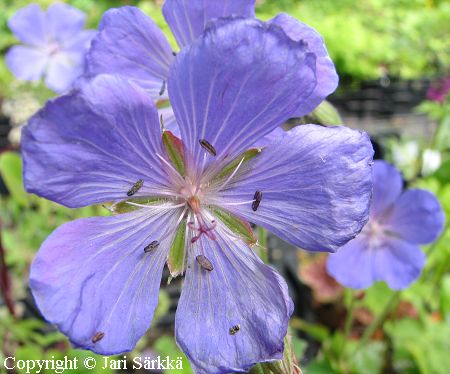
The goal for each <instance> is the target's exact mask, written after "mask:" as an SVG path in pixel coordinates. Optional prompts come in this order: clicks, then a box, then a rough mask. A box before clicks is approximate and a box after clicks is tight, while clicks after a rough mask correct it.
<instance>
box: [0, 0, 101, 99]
mask: <svg viewBox="0 0 450 374" xmlns="http://www.w3.org/2000/svg"><path fill="white" fill-rule="evenodd" d="M84 22H85V15H84V13H83V12H81V11H80V10H78V9H76V8H73V7H71V6H69V5H66V4H60V3H56V4H53V5H50V6H49V8H48V9H47V11H46V12H44V11H42V9H41V8H40V7H39V5H38V4H31V5H28V6H26V7H25V8H22V9H20V10H19V11H17V13H16V14H15V15H14V16H12V17H11V19H10V20H9V22H8V26H9V28H10V29H11V30H12V32H13V33H14V35H15V36H16V37H17V38H18V39H19V40H20V41H21V42H22V43H24V45H17V46H14V47H12V48H11V49H10V50H9V51H8V53H7V54H6V64H7V65H8V67H9V69H10V70H11V71H12V72H13V74H14V75H15V76H16V77H17V78H19V79H23V80H30V81H35V80H39V79H41V77H42V76H43V75H45V76H46V78H45V84H46V85H47V86H48V87H49V88H51V89H52V90H54V91H56V92H63V91H67V90H68V89H70V88H71V86H72V83H73V82H74V81H75V79H76V78H78V77H79V76H80V75H81V74H82V73H83V69H84V57H85V53H86V50H87V48H88V47H89V44H90V41H91V39H92V38H93V36H94V35H95V31H93V30H83V26H84Z"/></svg>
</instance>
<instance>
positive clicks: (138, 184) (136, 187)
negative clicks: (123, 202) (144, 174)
mask: <svg viewBox="0 0 450 374" xmlns="http://www.w3.org/2000/svg"><path fill="white" fill-rule="evenodd" d="M143 185H144V181H143V180H142V179H139V180H138V181H137V182H136V183H135V184H133V186H132V187H131V188H130V189H129V190H128V192H127V196H133V195H134V194H135V193H136V192H138V191H139V190H140V189H141V188H142V186H143Z"/></svg>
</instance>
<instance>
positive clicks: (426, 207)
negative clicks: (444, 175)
mask: <svg viewBox="0 0 450 374" xmlns="http://www.w3.org/2000/svg"><path fill="white" fill-rule="evenodd" d="M402 186H403V180H402V177H401V175H400V173H399V172H398V171H397V169H395V168H394V167H393V166H392V165H390V164H388V163H387V162H385V161H375V164H374V167H373V197H372V202H371V208H370V218H369V222H368V223H367V225H366V226H365V227H364V228H363V230H362V231H361V233H360V234H359V235H358V236H357V237H356V238H355V239H353V240H352V241H350V242H348V243H347V244H346V245H344V246H343V247H342V248H340V249H339V251H338V252H337V253H334V254H331V255H330V256H329V258H328V271H329V273H330V274H331V275H332V276H333V277H334V278H336V280H337V281H338V282H340V283H341V284H343V285H344V286H346V287H350V288H356V289H362V288H367V287H369V286H370V285H372V284H373V283H374V282H376V281H385V282H386V283H387V284H388V285H389V287H390V288H392V289H395V290H398V289H403V288H406V287H408V286H409V285H410V284H411V283H412V282H413V281H414V280H416V279H417V278H418V277H419V275H420V273H421V271H422V268H423V266H424V264H425V254H424V253H423V252H422V251H421V249H420V248H419V245H420V244H428V243H431V242H433V241H434V240H436V239H437V237H438V236H439V234H440V233H441V231H442V228H443V226H444V219H445V216H444V213H443V211H442V208H441V206H440V204H439V201H438V200H437V199H436V197H435V196H434V195H433V194H432V193H431V192H428V191H425V190H419V189H410V190H407V191H405V192H402Z"/></svg>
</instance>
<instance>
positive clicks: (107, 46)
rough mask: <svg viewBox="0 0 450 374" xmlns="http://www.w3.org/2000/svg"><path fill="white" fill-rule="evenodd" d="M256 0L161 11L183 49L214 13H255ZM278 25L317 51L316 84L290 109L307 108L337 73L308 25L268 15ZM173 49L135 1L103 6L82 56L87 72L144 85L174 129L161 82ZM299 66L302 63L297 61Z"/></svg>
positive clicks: (185, 1) (195, 2)
mask: <svg viewBox="0 0 450 374" xmlns="http://www.w3.org/2000/svg"><path fill="white" fill-rule="evenodd" d="M254 8H255V0H228V1H223V0H208V1H203V0H166V1H165V3H164V5H163V9H162V11H163V15H164V17H165V19H166V22H167V23H168V25H169V26H170V28H171V30H172V33H173V35H174V36H175V39H176V41H177V43H178V46H179V47H180V48H181V49H182V48H184V47H186V46H188V45H189V44H190V43H192V42H193V41H194V40H195V39H196V38H198V37H199V36H200V35H201V34H202V33H203V30H204V28H205V26H206V25H207V24H208V23H209V22H211V21H212V20H214V19H217V18H220V17H227V16H234V17H236V16H238V17H245V18H254V17H255V9H254ZM268 22H269V23H271V24H274V25H277V26H279V27H281V28H282V29H283V30H284V32H285V33H286V35H287V36H288V37H289V38H291V39H292V40H293V41H296V42H298V41H303V43H305V44H306V45H307V47H308V49H309V51H310V52H311V53H314V54H315V56H316V62H315V63H316V69H315V71H316V78H317V85H316V87H315V89H314V90H312V91H311V92H310V93H309V100H308V103H307V104H305V103H304V104H302V105H301V106H299V107H298V108H297V110H296V111H295V112H293V113H292V116H293V117H301V116H303V115H306V114H308V113H310V112H311V111H312V110H313V109H315V107H316V106H317V105H319V104H320V103H321V102H322V101H323V100H324V98H325V97H327V96H328V95H329V94H331V93H332V92H333V91H334V90H335V89H336V87H337V84H338V76H337V74H336V71H335V68H334V64H333V62H332V61H331V59H330V57H329V56H328V52H327V49H326V47H325V44H324V41H323V38H322V37H321V35H320V34H319V33H318V32H317V31H316V30H314V29H313V28H311V27H309V26H308V25H306V24H304V23H302V22H299V21H297V20H296V19H294V18H292V17H291V16H289V15H287V14H285V13H281V14H279V15H278V16H276V17H275V18H273V19H271V20H270V21H268ZM175 55H176V52H174V51H172V47H171V46H170V44H169V42H168V40H167V38H166V36H165V35H164V34H163V32H162V31H161V30H160V29H159V27H158V26H157V25H156V24H155V23H154V22H153V21H152V19H151V18H149V17H148V16H146V15H145V14H144V13H143V12H142V11H141V10H139V9H138V8H136V7H131V6H124V7H121V8H117V9H111V10H108V11H107V12H106V13H105V14H104V15H103V18H102V21H101V23H100V26H99V34H98V35H97V36H96V37H95V39H94V40H93V42H92V47H91V49H90V51H89V53H88V56H87V75H88V76H91V77H92V76H95V75H97V74H105V73H106V74H119V75H122V76H124V77H126V78H127V79H130V80H132V81H133V82H135V83H137V84H138V85H140V86H141V87H143V88H144V89H145V90H147V91H148V92H149V94H150V96H151V97H152V99H153V100H155V102H159V103H160V104H161V105H162V106H165V107H164V108H163V109H162V110H161V114H162V115H163V117H164V123H165V126H166V128H167V129H170V130H172V131H174V132H175V133H177V134H178V129H177V128H176V125H175V118H174V115H173V111H172V108H171V107H170V106H167V99H168V97H167V90H166V83H167V79H168V75H169V69H170V66H171V64H172V63H173V62H174V60H175ZM299 69H301V66H299Z"/></svg>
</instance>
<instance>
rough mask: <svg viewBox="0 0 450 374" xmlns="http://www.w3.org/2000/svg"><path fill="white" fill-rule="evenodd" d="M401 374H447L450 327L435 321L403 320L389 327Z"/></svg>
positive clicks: (391, 323) (393, 322) (449, 363)
mask: <svg viewBox="0 0 450 374" xmlns="http://www.w3.org/2000/svg"><path fill="white" fill-rule="evenodd" d="M385 329H386V332H387V334H388V335H389V336H390V337H391V339H392V341H393V346H394V365H395V366H394V367H395V369H397V370H398V371H399V372H412V369H413V368H417V369H418V370H419V372H420V373H423V374H432V373H433V374H440V373H442V374H445V373H447V372H448V368H449V367H450V356H449V354H448V352H449V349H450V340H449V337H450V325H448V324H446V323H439V322H436V321H433V320H432V319H425V320H423V321H417V320H412V319H403V320H399V321H392V322H389V323H387V324H386V327H385Z"/></svg>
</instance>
